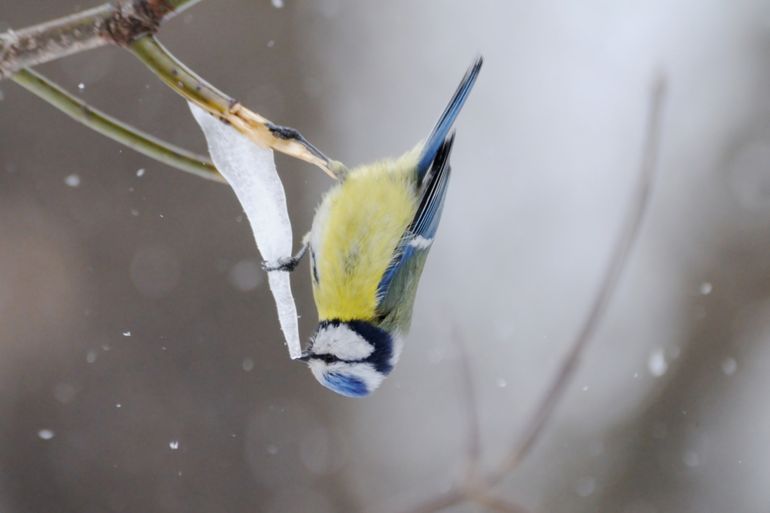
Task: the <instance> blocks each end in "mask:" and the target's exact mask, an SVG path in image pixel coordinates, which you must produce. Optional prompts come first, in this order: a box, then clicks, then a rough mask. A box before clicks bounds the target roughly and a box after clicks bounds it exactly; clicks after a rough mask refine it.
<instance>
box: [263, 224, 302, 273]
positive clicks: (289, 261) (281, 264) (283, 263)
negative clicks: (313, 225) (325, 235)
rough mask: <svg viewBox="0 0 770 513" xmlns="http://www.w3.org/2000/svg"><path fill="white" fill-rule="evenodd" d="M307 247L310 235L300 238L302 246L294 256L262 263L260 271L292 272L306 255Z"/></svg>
mask: <svg viewBox="0 0 770 513" xmlns="http://www.w3.org/2000/svg"><path fill="white" fill-rule="evenodd" d="M309 245H310V233H308V234H307V235H305V236H304V237H303V238H302V246H301V247H300V248H299V251H297V253H296V254H295V255H293V256H288V257H283V258H279V259H278V260H276V261H275V262H262V269H264V270H265V271H267V272H273V271H285V272H292V271H293V270H294V269H296V268H297V265H298V264H299V262H300V260H302V257H304V256H305V253H307V248H308V246H309Z"/></svg>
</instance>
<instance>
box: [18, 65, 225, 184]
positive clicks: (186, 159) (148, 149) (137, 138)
mask: <svg viewBox="0 0 770 513" xmlns="http://www.w3.org/2000/svg"><path fill="white" fill-rule="evenodd" d="M13 81H14V82H16V83H17V84H19V85H20V86H22V87H23V88H25V89H27V90H28V91H30V92H32V93H34V94H36V95H37V96H39V97H40V98H42V99H43V100H45V101H47V102H48V103H50V104H51V105H53V106H54V107H56V108H57V109H59V110H60V111H62V112H64V113H65V114H67V115H68V116H70V117H71V118H73V119H75V120H77V121H80V122H81V123H83V124H84V125H86V126H87V127H89V128H91V129H93V130H96V131H97V132H99V133H101V134H103V135H106V136H107V137H109V138H110V139H113V140H115V141H117V142H119V143H121V144H124V145H125V146H128V147H129V148H132V149H134V150H136V151H138V152H139V153H142V154H144V155H147V156H148V157H151V158H153V159H155V160H158V161H160V162H163V163H164V164H168V165H169V166H173V167H175V168H177V169H181V170H182V171H187V172H188V173H192V174H194V175H196V176H200V177H202V178H207V179H209V180H216V181H218V182H224V179H223V178H222V176H221V175H220V174H219V173H218V172H217V169H216V168H215V167H214V164H212V163H211V162H210V161H209V159H207V158H206V157H203V156H200V155H196V154H194V153H191V152H189V151H187V150H184V149H182V148H178V147H176V146H174V145H172V144H170V143H167V142H165V141H161V140H160V139H156V138H155V137H153V136H151V135H149V134H146V133H144V132H142V131H140V130H138V129H136V128H134V127H131V126H128V125H126V124H125V123H122V122H120V121H118V120H117V119H115V118H113V117H111V116H109V115H108V114H105V113H104V112H101V111H99V110H98V109H95V108H93V107H90V106H89V105H88V104H86V103H85V102H83V101H82V100H80V99H79V98H76V97H74V96H73V95H71V94H70V93H68V92H67V91H65V90H64V89H62V88H61V87H59V86H58V85H56V84H54V83H53V82H51V81H50V80H48V79H47V78H45V77H44V76H42V75H40V74H39V73H36V72H34V71H32V70H28V69H23V70H21V71H19V72H18V73H17V74H15V75H14V76H13Z"/></svg>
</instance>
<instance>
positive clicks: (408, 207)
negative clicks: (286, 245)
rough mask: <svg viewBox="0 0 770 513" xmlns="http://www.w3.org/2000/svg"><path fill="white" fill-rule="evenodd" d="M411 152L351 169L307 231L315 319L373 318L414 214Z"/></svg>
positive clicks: (413, 160) (327, 198)
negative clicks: (314, 275) (384, 277)
mask: <svg viewBox="0 0 770 513" xmlns="http://www.w3.org/2000/svg"><path fill="white" fill-rule="evenodd" d="M415 163H416V152H415V151H412V152H409V153H407V154H406V155H404V156H403V157H402V158H400V159H398V160H390V161H383V162H378V163H376V164H372V165H369V166H364V167H361V168H358V169H354V170H352V171H351V172H350V174H349V175H348V177H347V178H346V179H345V181H343V182H342V183H340V184H339V185H337V186H336V187H335V188H333V189H332V190H331V191H329V193H328V194H327V195H326V197H325V198H324V199H323V201H322V203H321V205H320V206H319V208H318V211H317V212H316V216H315V219H314V220H313V228H312V230H311V238H310V243H311V248H312V249H313V253H314V256H315V265H316V270H317V274H318V278H319V280H318V282H317V283H316V282H315V281H314V282H313V295H314V297H315V303H316V307H317V309H318V316H319V320H330V319H340V320H343V321H348V320H353V319H365V320H369V319H372V318H374V316H375V310H376V307H377V297H376V294H377V286H378V285H379V283H380V280H381V278H382V275H383V274H384V272H385V270H386V269H387V267H388V265H389V264H390V261H391V258H392V257H393V252H394V251H395V249H396V246H397V245H398V242H399V240H400V239H401V237H402V235H403V234H404V231H405V230H406V228H407V227H408V226H409V223H411V221H412V218H413V216H414V214H415V212H416V210H417V194H416V190H415V178H414V172H413V170H414V167H415Z"/></svg>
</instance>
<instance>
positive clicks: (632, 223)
mask: <svg viewBox="0 0 770 513" xmlns="http://www.w3.org/2000/svg"><path fill="white" fill-rule="evenodd" d="M665 92H666V84H665V81H664V79H663V78H662V77H660V78H658V79H657V80H656V81H655V83H654V85H653V90H652V98H651V101H650V110H649V113H648V116H647V124H646V129H645V139H644V145H643V147H642V159H641V163H640V166H639V182H638V184H637V188H636V191H635V192H634V197H633V199H632V202H631V207H630V209H629V211H628V214H627V217H626V220H625V223H624V225H623V229H622V231H621V233H620V236H619V238H618V240H617V242H616V243H615V248H614V250H613V253H612V257H611V258H610V262H609V265H608V266H607V270H606V271H605V274H604V277H603V279H602V281H601V284H600V286H599V290H598V292H597V294H596V297H595V299H594V301H593V304H592V305H591V309H590V310H589V312H588V316H587V317H586V318H585V320H584V321H583V327H582V328H581V329H580V331H579V332H578V335H577V337H575V340H574V341H573V342H572V344H571V346H570V350H569V352H568V353H567V355H566V357H565V358H564V361H563V362H562V364H561V366H560V368H559V370H558V372H557V373H556V375H555V376H554V379H553V381H552V382H551V384H550V386H549V387H548V389H547V390H546V392H545V395H544V396H543V397H542V399H541V400H540V403H539V404H538V406H537V408H536V409H535V412H534V414H533V415H532V417H531V418H530V420H529V422H527V424H526V425H525V428H524V431H523V432H522V434H521V436H520V437H519V439H518V441H517V442H516V444H515V445H514V446H513V449H512V450H511V452H510V453H509V455H508V457H507V458H506V459H505V460H504V461H503V462H502V464H501V465H500V467H499V468H498V470H497V471H496V472H494V473H493V474H492V475H491V476H489V478H488V482H489V483H490V484H492V485H494V484H496V483H497V482H499V481H500V480H501V479H502V478H503V476H505V474H507V473H508V472H510V471H511V470H513V469H514V468H515V467H516V466H517V465H518V464H519V463H520V462H521V461H522V460H523V459H524V457H526V455H527V453H529V451H530V449H532V446H533V445H534V444H535V442H536V441H537V439H538V438H539V436H540V434H541V433H542V431H543V427H544V426H545V423H546V421H547V420H548V419H549V418H550V416H551V414H552V413H553V411H554V409H555V408H556V405H557V404H558V402H559V400H560V399H561V398H562V396H563V395H564V392H565V391H566V389H567V385H568V384H569V382H570V380H571V378H572V376H573V375H574V374H575V370H576V369H577V365H578V363H579V362H580V356H581V354H582V353H583V351H584V350H585V348H586V346H587V345H588V343H589V342H590V341H591V340H592V339H593V337H594V334H595V333H596V329H597V328H598V327H599V324H600V323H601V321H602V319H603V318H604V314H605V312H606V311H607V306H608V305H609V302H610V299H612V295H613V294H614V293H615V289H616V288H617V285H618V283H619V282H620V277H621V276H622V274H623V270H624V269H625V267H626V264H627V262H628V256H629V255H630V253H631V250H632V249H633V247H634V242H636V239H637V236H638V235H639V229H640V228H641V225H642V219H644V213H645V211H646V209H647V205H648V203H649V199H650V192H651V190H652V182H653V177H654V174H655V167H656V164H657V160H658V147H659V146H660V121H661V112H662V108H663V100H664V96H665Z"/></svg>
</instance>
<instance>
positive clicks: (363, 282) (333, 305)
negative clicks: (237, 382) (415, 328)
mask: <svg viewBox="0 0 770 513" xmlns="http://www.w3.org/2000/svg"><path fill="white" fill-rule="evenodd" d="M481 64H482V59H481V57H479V58H478V59H477V60H476V61H475V62H474V64H473V66H471V68H470V69H469V70H468V72H467V73H466V74H465V76H464V77H463V80H462V82H461V83H460V85H459V87H458V88H457V91H456V92H455V94H454V96H453V97H452V99H451V100H450V101H449V104H448V105H447V107H446V109H445V110H444V113H443V114H442V115H441V117H440V118H439V120H438V122H437V123H436V126H435V127H434V128H433V131H432V132H431V133H430V135H429V136H428V138H427V139H426V140H425V141H424V142H421V143H420V144H418V145H417V146H416V147H415V148H414V149H412V150H411V151H408V152H407V153H406V154H404V155H403V156H401V157H400V158H398V159H394V160H382V161H379V162H375V163H373V164H368V165H364V166H360V167H357V168H355V169H351V170H349V171H347V172H345V173H344V175H343V176H342V177H341V180H340V182H338V183H337V184H336V185H335V186H334V187H333V188H332V189H331V190H329V191H328V192H327V193H326V195H325V196H324V198H323V200H322V201H321V204H320V206H319V207H318V209H317V211H316V214H315V218H314V219H313V224H312V228H311V230H310V233H309V234H308V235H307V236H306V237H305V243H304V246H303V249H302V250H300V253H298V255H296V256H295V257H293V258H291V259H289V260H290V261H289V262H286V263H285V264H284V267H283V269H284V270H290V269H292V268H293V267H294V266H295V265H296V262H297V260H298V259H299V258H301V257H302V255H303V254H304V253H305V250H309V253H310V266H311V276H312V281H313V296H314V298H315V304H316V307H317V309H318V318H319V324H318V327H317V329H316V332H315V334H314V336H313V337H312V338H311V341H310V345H309V347H308V349H307V351H306V352H305V353H304V354H303V356H302V359H303V360H304V361H306V362H307V364H308V366H309V367H310V370H311V371H312V373H313V375H314V376H315V377H316V379H317V380H318V381H319V382H320V383H321V384H322V385H324V386H325V387H327V388H329V389H331V390H333V391H335V392H337V393H339V394H342V395H344V396H348V397H362V396H366V395H368V394H369V393H371V392H372V391H373V390H375V389H376V388H377V387H378V386H379V385H380V384H381V383H382V381H383V379H384V378H385V377H386V376H387V375H388V374H389V373H390V372H391V370H392V369H393V366H394V365H395V364H396V362H397V361H398V358H399V355H400V353H401V349H402V346H403V337H404V336H405V335H406V333H407V331H408V330H409V325H410V323H411V318H412V307H413V305H414V298H415V293H416V291H417V285H418V282H419V279H420V275H421V273H422V270H423V267H424V266H425V261H426V258H427V256H428V251H429V250H430V247H431V244H432V243H433V239H434V237H435V235H436V229H437V228H438V225H439V220H440V218H441V210H442V208H443V205H444V198H445V197H446V192H447V185H448V183H449V175H450V165H449V156H450V153H451V151H452V143H453V142H454V133H452V134H450V129H451V128H452V125H453V123H454V121H455V119H456V118H457V115H458V114H459V112H460V110H461V108H462V106H463V104H464V103H465V100H466V98H467V96H468V94H469V93H470V90H471V88H472V87H473V84H474V82H475V81H476V77H477V76H478V73H479V70H480V69H481Z"/></svg>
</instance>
